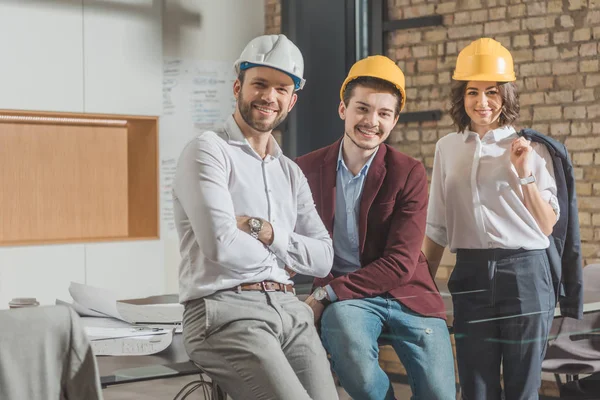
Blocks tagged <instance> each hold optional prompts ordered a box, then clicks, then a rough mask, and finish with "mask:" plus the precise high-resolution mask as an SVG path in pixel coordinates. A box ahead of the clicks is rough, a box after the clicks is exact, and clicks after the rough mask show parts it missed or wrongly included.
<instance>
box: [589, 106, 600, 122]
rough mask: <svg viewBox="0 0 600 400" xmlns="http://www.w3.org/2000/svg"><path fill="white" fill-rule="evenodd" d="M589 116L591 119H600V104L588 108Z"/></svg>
mask: <svg viewBox="0 0 600 400" xmlns="http://www.w3.org/2000/svg"><path fill="white" fill-rule="evenodd" d="M587 115H588V118H590V119H594V118H598V117H600V104H593V105H591V106H587Z"/></svg>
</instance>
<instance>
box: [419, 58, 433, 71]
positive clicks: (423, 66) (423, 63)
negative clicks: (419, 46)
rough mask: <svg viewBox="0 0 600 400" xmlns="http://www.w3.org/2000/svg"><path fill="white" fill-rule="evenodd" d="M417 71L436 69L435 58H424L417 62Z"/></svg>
mask: <svg viewBox="0 0 600 400" xmlns="http://www.w3.org/2000/svg"><path fill="white" fill-rule="evenodd" d="M417 71H418V72H419V73H424V72H435V71H437V59H435V58H433V59H431V58H430V59H425V60H419V61H418V62H417Z"/></svg>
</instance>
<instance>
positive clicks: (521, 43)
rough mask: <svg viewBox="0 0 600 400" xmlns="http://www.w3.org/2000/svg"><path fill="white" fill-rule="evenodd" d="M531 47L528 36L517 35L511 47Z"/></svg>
mask: <svg viewBox="0 0 600 400" xmlns="http://www.w3.org/2000/svg"><path fill="white" fill-rule="evenodd" d="M529 46H531V44H530V40H529V35H517V36H515V37H513V41H512V47H529Z"/></svg>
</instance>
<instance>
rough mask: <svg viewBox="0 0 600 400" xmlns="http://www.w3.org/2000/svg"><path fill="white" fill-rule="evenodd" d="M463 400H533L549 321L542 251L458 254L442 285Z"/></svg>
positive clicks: (547, 279)
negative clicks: (450, 304) (447, 298)
mask: <svg viewBox="0 0 600 400" xmlns="http://www.w3.org/2000/svg"><path fill="white" fill-rule="evenodd" d="M448 288H449V289H450V292H451V294H452V302H453V304H454V334H455V339H456V358H457V363H458V374H459V379H460V384H461V388H462V392H463V399H464V400H497V399H498V400H499V399H501V398H502V387H501V382H500V373H501V371H500V366H501V365H502V375H503V378H504V395H505V399H506V400H531V399H538V390H539V387H540V384H541V370H542V360H543V359H544V354H545V352H546V345H547V340H548V333H549V331H550V326H551V324H552V319H553V317H554V306H555V300H554V290H553V287H552V278H551V275H550V265H549V263H548V258H547V256H546V251H545V250H523V249H517V250H507V249H482V250H471V249H465V250H462V249H459V250H458V252H457V260H456V266H455V267H454V271H453V272H452V275H451V276H450V279H449V281H448Z"/></svg>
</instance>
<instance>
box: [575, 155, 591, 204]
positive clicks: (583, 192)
mask: <svg viewBox="0 0 600 400" xmlns="http://www.w3.org/2000/svg"><path fill="white" fill-rule="evenodd" d="M584 154H585V153H584ZM591 154H592V158H594V153H591ZM575 190H576V191H577V195H578V196H591V195H592V184H591V183H588V182H575Z"/></svg>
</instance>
